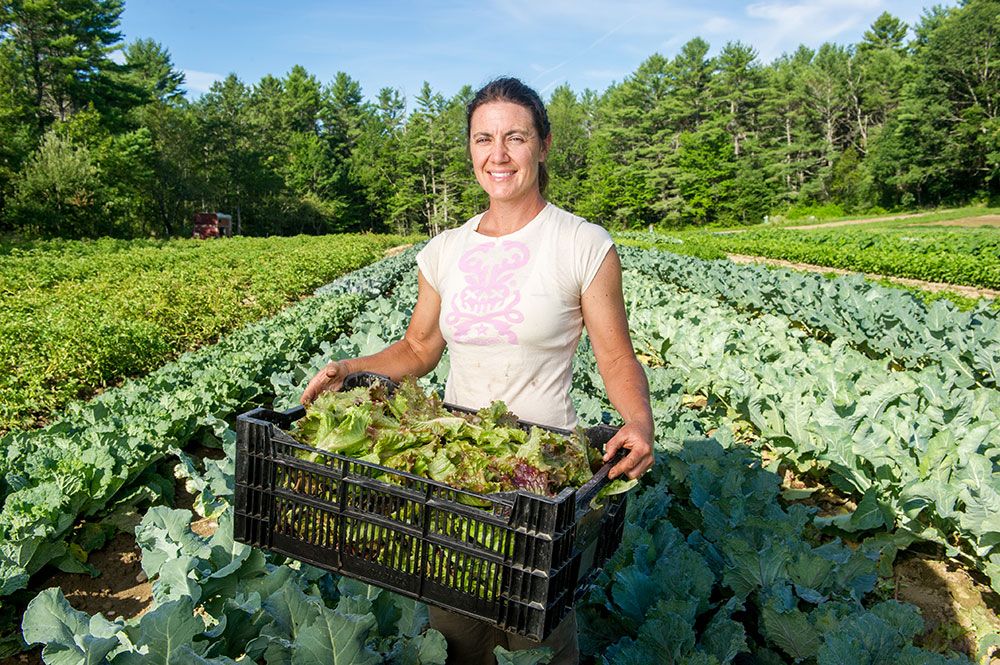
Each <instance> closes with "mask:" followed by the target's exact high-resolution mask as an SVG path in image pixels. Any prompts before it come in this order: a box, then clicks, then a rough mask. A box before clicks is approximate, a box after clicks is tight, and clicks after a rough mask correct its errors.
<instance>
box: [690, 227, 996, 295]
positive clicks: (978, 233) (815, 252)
mask: <svg viewBox="0 0 1000 665" xmlns="http://www.w3.org/2000/svg"><path fill="white" fill-rule="evenodd" d="M682 238H683V240H684V241H685V242H689V243H700V244H704V245H707V246H708V247H711V248H715V249H718V250H721V251H723V252H726V253H734V254H749V255H751V256H766V257H770V258H775V259H785V260H788V261H800V262H803V263H811V264H815V265H821V266H830V267H832V268H845V269H847V270H852V271H857V272H862V273H872V274H877V275H887V276H893V277H911V278H914V279H920V280H926V281H931V282H945V283H948V284H966V285H969V286H983V287H986V288H991V289H998V288H1000V234H997V233H996V231H994V230H993V229H988V228H986V229H976V228H958V227H954V228H926V227H919V226H914V225H907V226H883V227H870V226H867V225H865V226H857V227H843V228H817V229H801V230H795V229H780V228H757V229H751V230H747V231H745V232H742V233H725V234H720V233H715V234H711V235H709V234H700V235H694V234H687V235H684V236H682Z"/></svg>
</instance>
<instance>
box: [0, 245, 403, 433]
mask: <svg viewBox="0 0 1000 665" xmlns="http://www.w3.org/2000/svg"><path fill="white" fill-rule="evenodd" d="M400 242H401V239H400V238H398V237H393V236H374V235H367V236H364V235H350V236H348V235H344V236H324V237H307V236H299V237H295V238H266V239H264V238H233V239H231V240H228V241H226V242H207V243H206V242H197V241H191V240H170V241H157V240H149V241H122V240H111V239H103V240H97V241H83V242H80V241H48V242H39V243H33V244H28V245H21V246H19V247H0V432H4V431H7V430H9V429H13V428H18V427H29V426H32V425H35V424H37V423H39V422H44V421H45V420H46V419H47V418H48V417H49V415H50V414H52V413H54V412H55V411H57V410H58V409H60V408H62V407H63V406H65V405H66V404H68V403H69V402H70V401H72V400H74V399H81V398H87V397H90V396H91V395H93V394H94V392H95V391H96V390H99V389H102V388H105V387H108V386H112V385H117V384H118V383H120V382H121V381H122V380H123V379H125V378H127V377H130V376H136V375H138V374H142V373H145V372H148V371H150V370H153V369H155V368H157V367H159V366H161V365H162V364H163V363H164V362H166V361H167V360H170V359H171V358H175V357H176V356H177V355H179V354H180V353H181V352H183V351H187V350H191V349H194V348H197V347H199V346H201V345H203V344H205V343H210V342H213V341H214V340H216V339H217V338H218V337H219V335H221V334H222V333H225V332H227V331H230V330H234V329H236V328H238V327H240V326H242V325H244V324H246V323H248V322H250V321H256V320H258V319H260V318H262V317H264V316H269V315H272V314H274V313H276V312H277V311H278V310H280V309H281V308H282V307H284V306H286V305H287V304H288V303H289V302H291V301H293V300H294V299H295V298H297V297H299V296H300V295H301V294H303V293H307V292H308V291H310V290H311V289H313V288H315V287H316V286H318V285H320V284H324V283H326V282H329V281H330V280H331V279H333V278H334V277H336V276H338V275H341V274H343V273H345V272H348V271H351V270H355V269H357V268H359V267H361V266H363V265H365V264H367V263H370V262H371V261H373V260H375V259H377V258H379V257H381V255H382V252H383V251H384V250H385V249H386V248H387V247H392V246H394V245H398V244H399V243H400Z"/></svg>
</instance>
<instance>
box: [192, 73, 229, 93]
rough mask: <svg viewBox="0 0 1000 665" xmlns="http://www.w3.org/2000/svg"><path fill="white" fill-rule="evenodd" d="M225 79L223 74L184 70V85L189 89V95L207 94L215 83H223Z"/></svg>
mask: <svg viewBox="0 0 1000 665" xmlns="http://www.w3.org/2000/svg"><path fill="white" fill-rule="evenodd" d="M223 78H225V77H224V76H223V75H222V74H213V73H212V72H199V71H197V70H194V69H185V70H184V85H185V87H186V88H187V89H188V93H189V94H202V93H206V92H208V90H209V88H211V87H212V84H213V83H215V82H216V81H221V80H222V79H223Z"/></svg>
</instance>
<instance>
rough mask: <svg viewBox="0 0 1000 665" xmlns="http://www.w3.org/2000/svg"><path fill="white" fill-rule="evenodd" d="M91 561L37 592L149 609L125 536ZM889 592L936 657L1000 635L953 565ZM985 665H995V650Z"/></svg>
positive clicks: (38, 664) (915, 568) (33, 663)
mask: <svg viewBox="0 0 1000 665" xmlns="http://www.w3.org/2000/svg"><path fill="white" fill-rule="evenodd" d="M783 485H784V486H785V487H786V488H796V489H802V488H805V487H806V485H805V484H803V483H802V482H800V481H799V480H798V479H796V478H795V477H794V476H793V475H792V474H791V473H790V472H786V474H785V478H784V483H783ZM181 489H183V488H181ZM192 500H193V497H192V496H191V495H189V494H187V493H186V492H184V493H179V494H178V501H177V507H186V508H189V509H190V504H191V501H192ZM807 501H808V502H809V503H811V504H813V505H816V506H817V507H818V508H819V509H820V513H821V514H834V513H837V512H840V511H844V510H851V509H853V507H854V506H853V505H851V504H850V503H849V502H845V500H844V499H842V498H840V497H839V496H837V494H836V493H835V492H831V491H828V490H826V489H825V488H819V491H817V492H815V493H814V494H813V495H812V496H811V497H810V499H808V500H807ZM216 526H217V525H216V524H215V522H212V521H210V520H205V519H202V520H197V521H195V522H194V523H193V524H192V528H193V530H194V531H195V533H198V534H199V535H202V536H208V535H211V533H212V532H213V531H214V529H215V527H216ZM89 563H90V564H91V565H93V566H94V567H95V568H96V569H97V570H99V571H100V573H101V574H100V575H99V576H98V577H94V578H91V577H89V576H87V575H75V574H68V573H56V574H53V575H51V576H50V577H48V578H47V579H45V580H43V581H41V582H40V583H39V584H38V590H41V589H45V588H48V587H51V586H58V587H60V588H61V589H62V590H63V593H64V594H65V595H66V598H67V599H68V600H69V602H70V604H71V605H72V606H73V607H74V608H75V609H77V610H80V611H83V612H86V613H88V614H97V613H102V614H104V615H105V616H106V617H109V618H114V617H118V616H121V617H124V618H126V619H128V618H132V617H137V616H141V615H142V614H143V613H145V612H146V611H147V610H148V609H149V608H150V607H151V605H152V587H151V585H150V583H149V581H148V580H147V579H146V577H145V575H144V574H143V572H142V566H141V565H140V564H141V556H140V550H139V548H138V547H137V546H136V544H135V538H134V537H133V536H132V535H131V534H128V533H120V534H118V535H117V536H116V537H115V538H114V539H113V540H112V541H111V542H110V543H109V544H108V545H107V546H106V547H105V548H104V549H102V550H99V551H96V552H93V553H91V556H90V559H89ZM892 588H893V591H892V593H893V596H894V597H895V598H896V599H897V600H899V601H902V602H907V603H912V604H913V605H916V606H917V607H918V608H920V612H921V615H922V616H923V619H924V625H925V630H924V633H923V634H922V635H921V636H919V637H918V639H917V643H918V644H919V645H920V646H922V647H923V648H926V649H930V650H934V651H938V652H947V651H949V650H952V651H956V652H960V653H964V654H966V655H968V656H970V657H974V656H975V647H976V640H977V639H980V638H981V637H982V636H984V635H986V634H988V633H989V632H991V631H1000V619H998V618H997V612H998V610H1000V608H998V607H997V604H998V599H997V597H996V594H994V593H992V591H991V590H990V589H989V587H988V586H986V585H985V584H983V583H981V582H980V581H977V580H975V579H973V577H972V576H971V575H970V574H969V573H968V572H967V571H966V570H964V569H963V568H961V567H959V566H957V565H955V564H953V563H950V562H947V561H942V560H940V559H937V558H934V557H931V556H928V555H925V554H920V553H914V552H904V553H902V554H900V555H899V557H898V558H897V561H896V564H895V567H894V576H893V579H892ZM0 665H42V659H41V649H40V648H37V647H36V648H35V649H32V650H31V651H28V652H26V653H22V654H19V655H17V656H12V657H10V658H5V659H2V660H0ZM989 665H1000V653H997V654H996V656H995V657H993V658H992V659H991V660H990V661H989Z"/></svg>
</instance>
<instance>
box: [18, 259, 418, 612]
mask: <svg viewBox="0 0 1000 665" xmlns="http://www.w3.org/2000/svg"><path fill="white" fill-rule="evenodd" d="M412 261H413V251H411V252H409V253H407V254H404V255H400V256H397V257H393V258H392V259H386V261H385V265H382V266H376V267H373V268H370V269H366V270H365V271H363V272H362V275H367V278H365V279H359V278H358V277H357V276H355V277H352V278H351V279H350V280H345V281H344V282H342V283H340V284H335V285H334V286H333V287H332V288H331V289H329V290H328V291H327V292H326V293H325V294H324V295H323V296H320V297H316V298H311V299H307V300H304V301H302V302H300V303H297V304H296V305H293V306H292V307H289V308H288V309H286V310H284V311H283V312H281V313H280V314H278V315H277V316H275V317H273V318H272V319H269V320H267V321H264V322H259V323H256V324H251V325H249V326H246V327H244V328H243V329H241V330H239V331H236V332H234V333H232V334H230V335H227V336H226V337H225V338H223V340H222V341H220V342H219V343H218V344H216V345H214V346H211V347H206V348H204V349H201V350H199V351H196V352H193V353H188V354H184V355H183V356H181V357H180V358H179V359H178V360H176V361H174V362H172V363H169V364H167V365H165V366H164V367H162V368H160V369H159V370H157V371H155V372H153V373H152V374H150V375H149V376H147V377H145V378H144V379H141V380H138V381H134V382H129V383H126V384H125V385H124V386H122V387H121V388H116V389H113V390H109V391H107V392H105V393H103V394H102V395H100V396H99V397H97V398H95V399H93V400H91V401H90V402H88V403H85V404H75V405H73V406H71V407H70V409H68V410H67V412H65V413H64V414H63V415H62V417H61V419H59V420H58V421H56V422H54V423H53V424H52V425H50V426H48V427H46V428H44V429H39V430H32V431H28V432H12V433H8V434H7V435H5V436H3V437H0V498H2V499H3V510H2V511H0V596H5V595H8V594H10V593H12V592H14V591H15V590H17V589H20V588H23V587H24V586H25V585H26V584H27V582H28V579H29V577H30V576H31V575H33V574H35V573H36V572H37V571H38V570H39V569H40V568H41V567H42V566H43V565H45V564H47V563H50V562H51V563H54V564H56V565H61V566H65V567H69V568H70V569H79V568H80V566H79V565H74V559H73V557H72V555H71V553H70V552H69V551H68V548H67V544H66V543H65V542H64V540H63V537H64V535H65V534H66V532H67V530H68V529H69V528H70V527H71V526H72V524H73V523H74V521H75V520H76V519H77V518H78V517H80V516H90V515H94V514H97V513H99V512H100V511H101V510H102V509H104V507H105V506H107V505H108V504H109V503H110V502H111V501H113V500H114V498H115V497H116V496H118V495H119V494H120V493H122V492H124V490H125V488H127V487H128V486H129V485H130V484H131V483H133V482H135V481H136V479H137V478H139V477H140V475H141V473H142V472H143V470H144V469H146V468H148V467H149V466H150V465H151V464H153V463H155V462H156V461H157V460H159V459H161V458H163V457H164V455H166V454H167V453H168V451H169V450H170V449H172V448H181V447H184V446H185V445H187V443H188V442H189V441H191V440H198V439H200V438H202V437H209V438H225V437H232V436H233V433H232V430H231V429H230V428H229V427H228V425H227V423H226V421H225V418H227V417H231V416H233V415H235V414H237V413H240V412H242V411H244V410H246V409H247V408H249V407H250V406H251V405H254V404H260V403H262V402H264V401H266V400H267V399H268V398H269V394H270V391H271V390H272V389H273V388H272V382H271V377H272V376H273V375H274V373H275V372H277V371H279V370H283V369H285V368H287V367H288V366H289V365H290V364H295V363H298V362H302V361H304V360H305V359H307V358H309V357H310V356H311V355H312V354H314V353H316V352H317V351H319V349H320V348H321V347H322V345H323V344H324V343H327V342H328V341H329V340H331V339H334V338H336V336H337V335H338V334H339V333H341V332H342V331H344V330H345V329H346V328H347V326H348V325H349V323H350V321H351V318H352V317H353V316H355V314H356V313H357V311H358V309H359V308H360V306H361V302H360V301H359V300H358V298H357V297H356V296H354V295H351V294H352V293H353V292H355V291H357V290H359V289H370V288H371V284H370V283H371V282H372V281H373V280H376V281H377V282H378V284H379V288H380V289H381V291H382V292H386V291H390V290H391V288H392V286H393V285H394V283H395V280H397V279H398V278H399V277H400V275H401V274H402V271H403V268H402V266H406V267H407V269H408V267H409V266H411V265H412ZM379 273H381V274H379Z"/></svg>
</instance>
